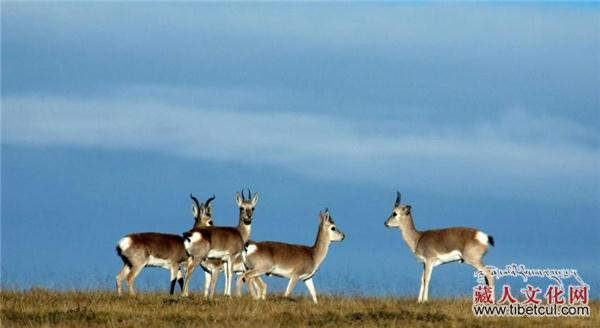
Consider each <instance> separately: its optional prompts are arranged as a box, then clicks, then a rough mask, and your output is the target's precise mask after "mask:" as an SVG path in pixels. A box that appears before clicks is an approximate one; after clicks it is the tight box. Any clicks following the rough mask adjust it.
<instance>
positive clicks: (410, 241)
mask: <svg viewBox="0 0 600 328" xmlns="http://www.w3.org/2000/svg"><path fill="white" fill-rule="evenodd" d="M400 232H401V233H402V238H403V239H404V241H405V242H406V244H407V245H408V248H410V250H411V251H412V252H413V253H414V252H415V249H416V248H417V243H418V242H419V239H420V238H421V232H420V231H417V229H416V228H415V223H414V222H413V218H412V214H409V215H408V217H407V218H406V219H404V220H402V221H401V223H400Z"/></svg>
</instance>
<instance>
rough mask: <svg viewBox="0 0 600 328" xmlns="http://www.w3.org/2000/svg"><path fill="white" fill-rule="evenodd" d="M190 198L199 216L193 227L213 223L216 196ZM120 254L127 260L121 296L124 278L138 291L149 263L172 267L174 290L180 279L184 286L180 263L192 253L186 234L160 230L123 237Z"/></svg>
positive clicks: (131, 290) (119, 286)
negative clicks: (188, 251) (136, 285)
mask: <svg viewBox="0 0 600 328" xmlns="http://www.w3.org/2000/svg"><path fill="white" fill-rule="evenodd" d="M190 198H191V199H192V201H193V202H192V214H193V215H194V220H195V222H194V227H193V228H202V227H209V226H212V225H213V221H212V215H211V202H212V201H213V200H214V199H215V196H214V195H213V196H212V197H210V198H209V199H208V200H207V201H206V203H205V204H201V203H199V202H198V200H197V199H196V197H194V196H193V195H191V194H190ZM117 254H118V255H119V256H120V257H121V260H123V268H122V269H121V271H120V272H119V274H118V275H117V294H118V295H119V296H121V294H122V284H123V280H127V289H128V291H129V294H130V295H135V288H134V287H133V284H134V281H135V278H136V277H137V276H138V274H139V273H140V272H141V271H142V269H143V268H145V267H161V268H165V269H167V270H170V271H171V288H170V293H171V294H173V293H174V292H175V284H176V282H179V287H180V288H182V289H183V277H182V274H181V270H180V267H181V265H182V264H184V263H185V262H186V260H187V258H188V256H187V254H186V252H185V249H184V248H183V237H181V236H180V235H175V234H166V233H157V232H143V233H133V234H129V235H126V236H124V237H123V238H121V240H119V243H118V244H117Z"/></svg>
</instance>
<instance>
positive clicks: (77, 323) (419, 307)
mask: <svg viewBox="0 0 600 328" xmlns="http://www.w3.org/2000/svg"><path fill="white" fill-rule="evenodd" d="M0 299H1V301H2V314H1V317H0V318H1V320H2V321H1V325H2V327H32V326H46V327H47V326H54V327H82V326H87V327H90V326H91V327H93V326H103V327H104V326H119V327H205V326H206V327H208V326H210V327H231V326H235V327H307V326H319V327H339V326H357V327H392V326H393V327H397V326H408V327H434V326H440V327H485V328H489V327H532V326H539V327H548V326H569V327H600V320H599V319H598V316H597V315H595V314H596V313H598V311H600V302H598V301H594V302H592V304H591V313H592V315H591V317H587V318H475V317H474V316H473V314H472V313H471V302H470V300H466V299H458V300H435V301H432V302H430V303H428V304H416V303H415V301H414V300H413V299H404V298H378V297H372V298H371V297H358V298H357V297H333V296H325V295H322V296H321V297H320V303H319V304H318V305H313V304H312V303H311V302H310V301H309V300H308V299H307V298H297V299H284V298H281V297H271V298H270V299H269V300H267V301H253V300H251V299H250V298H249V297H247V296H245V297H242V298H226V297H223V296H220V297H217V298H216V299H215V300H212V301H206V300H204V299H203V298H201V297H199V296H192V297H191V298H182V297H179V296H174V297H170V296H168V295H165V294H160V293H148V294H141V295H139V296H137V297H135V298H131V297H123V298H118V297H116V296H115V294H114V293H111V292H106V291H97V292H88V291H86V292H58V291H48V290H41V289H34V290H30V291H25V292H15V291H2V292H0Z"/></svg>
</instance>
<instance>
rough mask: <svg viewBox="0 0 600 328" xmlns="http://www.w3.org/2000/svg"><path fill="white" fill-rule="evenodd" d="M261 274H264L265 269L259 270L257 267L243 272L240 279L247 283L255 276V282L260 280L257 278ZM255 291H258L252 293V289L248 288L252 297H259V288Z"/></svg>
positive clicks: (260, 292) (260, 293)
mask: <svg viewBox="0 0 600 328" xmlns="http://www.w3.org/2000/svg"><path fill="white" fill-rule="evenodd" d="M263 274H265V271H260V270H258V269H251V270H248V271H246V272H244V274H243V275H242V281H245V282H246V283H248V284H251V283H252V282H253V281H254V280H255V279H256V278H258V279H257V280H256V281H257V282H258V281H262V280H259V279H260V278H259V277H260V276H261V275H263ZM257 292H258V293H257V294H254V293H253V292H252V289H251V288H250V294H252V298H254V299H260V298H261V296H262V291H261V290H260V288H259V290H258V291H257Z"/></svg>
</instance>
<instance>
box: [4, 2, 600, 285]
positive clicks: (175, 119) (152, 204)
mask: <svg viewBox="0 0 600 328" xmlns="http://www.w3.org/2000/svg"><path fill="white" fill-rule="evenodd" d="M599 22H600V7H598V5H593V4H592V5H578V4H573V5H570V4H569V5H566V4H561V5H551V4H526V5H522V4H510V5H497V4H393V3H380V4H371V3H352V4H349V3H337V4H301V3H294V4H272V3H271V4H239V3H238V4H218V3H177V4H166V3H143V4H141V3H93V4H83V3H3V4H2V282H3V284H4V285H5V286H19V287H21V286H25V287H26V286H32V285H44V286H50V287H61V288H69V287H87V288H93V287H96V286H100V287H103V288H111V287H112V280H113V277H114V275H115V274H116V272H117V271H118V269H119V265H120V262H119V259H118V258H117V257H116V256H115V254H114V244H115V243H116V241H117V240H118V239H119V238H120V237H121V236H122V235H124V234H126V233H129V232H135V231H164V232H176V233H179V232H182V231H184V230H186V229H187V228H189V227H190V226H191V224H192V218H191V214H190V203H189V198H188V195H189V193H190V192H194V193H195V194H197V195H198V196H199V197H202V198H205V197H208V196H209V195H210V194H213V193H214V194H216V196H217V198H216V200H215V221H216V222H217V223H218V224H222V225H225V224H228V225H233V224H235V222H236V215H237V210H236V208H235V205H234V204H235V203H234V193H235V191H236V190H239V189H240V188H241V187H242V186H249V187H250V188H252V190H253V191H258V192H259V193H260V194H261V199H260V202H259V205H258V207H257V211H256V218H255V224H254V225H253V229H254V230H253V232H252V235H253V238H254V239H256V240H264V239H271V240H283V241H290V242H297V243H312V241H313V240H314V234H315V231H316V226H317V223H318V221H317V214H318V211H319V210H320V209H322V208H324V207H329V208H330V209H331V211H332V213H333V217H334V218H335V219H336V222H337V223H338V225H339V227H340V228H341V229H342V230H344V231H345V232H346V234H347V236H348V238H347V240H345V241H344V242H343V243H341V244H336V245H334V246H333V247H332V249H331V253H330V256H329V257H328V258H327V260H326V262H325V264H324V265H323V268H322V270H321V274H320V275H318V276H317V278H316V284H317V288H318V289H320V290H328V291H331V292H341V291H347V290H356V291H361V292H367V293H377V294H381V293H393V294H401V295H414V294H416V292H417V290H418V286H417V285H416V284H417V283H418V272H419V270H420V265H419V264H417V263H416V261H415V260H414V258H413V256H412V255H411V254H410V253H409V251H408V248H407V247H406V246H405V244H404V243H403V241H402V240H401V238H400V234H399V233H398V231H392V230H387V229H385V228H384V227H383V221H384V220H385V219H386V218H387V216H388V215H389V213H390V210H391V206H392V204H393V201H394V194H395V191H396V190H400V191H401V192H402V193H403V195H404V202H406V203H409V204H411V205H412V206H413V209H414V215H415V221H416V225H417V228H421V229H428V228H435V227H445V226H463V225H466V226H475V227H478V228H481V229H482V230H484V231H486V232H488V233H490V234H492V235H494V237H495V239H496V241H497V247H496V248H493V249H492V250H491V251H490V252H489V254H488V255H487V256H486V259H487V262H488V263H489V264H492V265H497V266H503V265H504V264H508V263H512V262H516V263H523V264H526V265H529V266H532V267H535V266H539V267H573V268H575V269H579V270H580V271H581V274H582V277H583V278H584V279H586V278H587V280H589V281H592V282H600V273H599V272H600V270H599V269H600V268H599V264H598V263H600V262H599V261H597V260H598V255H597V249H598V246H600V245H598V241H597V237H596V235H597V232H598V230H599V228H600V223H599V219H600V204H599V203H598V199H600V167H599V166H600V151H599V149H600V131H599V128H598V127H599V126H600V115H599V108H600V96H599V94H600V93H599V92H598V87H599V86H600V23H599ZM32 257H34V258H35V260H32ZM591 259H594V260H593V261H592V260H591ZM471 272H472V270H471V269H470V268H468V267H466V266H464V265H463V266H461V265H457V264H452V265H448V266H443V267H440V268H438V269H436V272H434V278H433V280H432V284H433V285H432V289H431V293H432V295H434V296H435V295H453V294H456V293H463V294H467V293H468V292H469V291H470V286H472V284H473V280H472V278H471ZM82 277H85V278H84V279H82ZM166 277H167V273H166V271H164V272H163V271H161V270H158V269H154V270H147V272H145V273H143V274H142V276H141V278H140V281H141V283H142V285H143V286H145V288H146V289H153V288H162V287H163V286H162V285H163V284H164V282H165V281H166V279H167V278H166ZM201 280H202V279H201V278H200V277H198V278H196V281H195V283H196V287H198V286H199V285H200V284H201V282H202V281H201ZM271 281H272V283H273V284H274V285H275V286H278V285H277V284H280V282H275V281H276V280H274V279H271ZM164 285H165V286H166V284H164ZM593 286H594V285H593V284H592V288H593ZM165 288H166V287H165ZM299 289H301V288H299ZM457 290H458V291H459V292H457ZM595 295H598V294H595Z"/></svg>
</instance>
